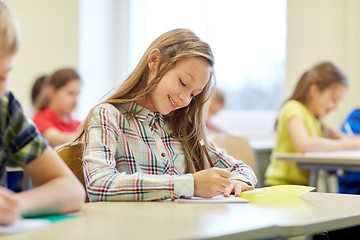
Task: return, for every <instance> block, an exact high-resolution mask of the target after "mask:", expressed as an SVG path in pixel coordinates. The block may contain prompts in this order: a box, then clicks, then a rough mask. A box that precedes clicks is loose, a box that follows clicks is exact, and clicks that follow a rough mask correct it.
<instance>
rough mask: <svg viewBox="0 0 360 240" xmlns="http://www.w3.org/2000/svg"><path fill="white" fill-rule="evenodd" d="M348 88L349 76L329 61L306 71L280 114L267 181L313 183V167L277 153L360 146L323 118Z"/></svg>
mask: <svg viewBox="0 0 360 240" xmlns="http://www.w3.org/2000/svg"><path fill="white" fill-rule="evenodd" d="M347 88H348V82H347V78H346V76H345V75H344V74H343V73H342V72H341V71H340V70H339V69H338V68H337V67H336V66H334V65H333V64H332V63H329V62H323V63H320V64H318V65H315V66H314V67H313V68H311V69H310V70H309V71H306V72H305V73H304V74H303V75H302V77H301V78H300V80H299V82H298V83H297V86H296V88H295V90H294V92H293V94H292V95H291V97H290V98H289V99H288V100H287V101H286V102H285V103H284V104H283V106H282V108H281V110H280V113H279V116H278V118H277V123H276V132H277V139H276V144H275V148H274V149H273V152H272V156H271V162H270V164H269V166H268V168H267V171H266V174H265V177H266V179H265V184H266V185H280V184H298V185H308V184H309V171H307V170H302V169H299V168H298V167H297V165H296V163H295V162H293V163H292V162H286V161H280V160H277V159H276V158H275V157H274V155H275V154H276V153H304V152H312V151H334V150H353V149H360V141H359V140H356V139H351V138H349V137H347V136H346V135H345V134H342V133H340V132H338V131H335V130H334V129H331V128H329V127H327V126H325V125H324V124H323V123H322V122H321V120H322V119H323V118H324V117H325V116H326V115H328V114H329V113H330V112H331V111H333V110H335V109H336V107H337V105H338V103H339V101H340V100H341V99H342V98H343V97H344V95H345V93H346V91H347Z"/></svg>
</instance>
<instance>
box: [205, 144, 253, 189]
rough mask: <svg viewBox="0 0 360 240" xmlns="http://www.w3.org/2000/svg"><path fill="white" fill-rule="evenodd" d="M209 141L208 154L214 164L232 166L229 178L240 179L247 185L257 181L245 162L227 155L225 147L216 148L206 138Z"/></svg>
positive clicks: (224, 166)
mask: <svg viewBox="0 0 360 240" xmlns="http://www.w3.org/2000/svg"><path fill="white" fill-rule="evenodd" d="M208 142H209V149H208V152H209V155H210V158H211V159H212V161H213V162H214V165H215V166H217V167H219V168H232V169H234V170H232V172H231V177H230V179H231V180H241V181H243V182H246V183H247V184H248V185H251V186H254V187H255V185H256V183H257V181H258V180H257V178H256V175H255V172H254V170H253V169H252V168H251V167H250V166H248V165H247V164H245V163H244V162H243V161H241V160H240V159H235V158H234V157H232V156H230V155H228V154H227V153H226V150H225V149H222V148H218V147H216V145H215V144H214V142H213V141H212V140H211V139H208Z"/></svg>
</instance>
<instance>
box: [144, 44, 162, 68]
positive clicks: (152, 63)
mask: <svg viewBox="0 0 360 240" xmlns="http://www.w3.org/2000/svg"><path fill="white" fill-rule="evenodd" d="M160 60H161V52H160V50H159V49H158V48H155V49H153V50H151V52H150V54H149V56H148V59H147V64H148V67H149V69H150V71H153V70H154V69H156V68H157V67H158V66H159V63H160Z"/></svg>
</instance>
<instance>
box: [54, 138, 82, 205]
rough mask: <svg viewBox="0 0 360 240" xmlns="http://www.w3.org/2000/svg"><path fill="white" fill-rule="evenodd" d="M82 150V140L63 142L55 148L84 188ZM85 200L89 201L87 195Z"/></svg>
mask: <svg viewBox="0 0 360 240" xmlns="http://www.w3.org/2000/svg"><path fill="white" fill-rule="evenodd" d="M83 151H84V143H82V142H75V143H65V144H63V145H61V146H59V147H57V148H56V152H57V154H58V155H59V156H60V157H61V158H62V160H63V161H64V162H65V163H66V165H67V166H68V167H69V168H70V169H71V171H72V172H73V173H74V174H75V176H76V177H77V178H78V179H79V181H80V182H81V184H82V185H83V186H84V188H85V189H86V186H85V179H84V172H83ZM85 202H89V198H88V196H87V195H86V200H85Z"/></svg>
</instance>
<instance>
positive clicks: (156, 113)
mask: <svg viewBox="0 0 360 240" xmlns="http://www.w3.org/2000/svg"><path fill="white" fill-rule="evenodd" d="M213 63H214V60H213V55H212V52H211V49H210V47H209V45H208V44H207V43H205V42H203V41H201V40H200V39H199V38H198V37H197V36H196V35H195V34H194V33H193V32H191V31H189V30H187V29H175V30H171V31H169V32H166V33H164V34H163V35H161V36H160V37H158V38H157V39H156V40H155V41H154V42H153V43H152V44H151V45H150V47H149V48H148V49H147V50H146V52H145V54H144V55H143V57H142V59H141V60H140V62H139V64H138V65H137V66H136V68H135V70H134V71H133V72H132V73H131V74H130V76H129V77H128V78H127V79H126V80H125V82H124V83H123V84H122V85H121V86H120V88H119V89H118V90H117V91H116V92H115V93H114V94H113V95H112V96H110V97H109V98H108V99H107V100H105V101H104V102H103V103H100V104H99V105H97V106H96V107H95V108H93V109H92V111H91V112H90V114H89V115H88V117H87V119H86V121H85V122H84V125H83V130H82V133H81V135H80V136H81V137H82V136H85V145H86V149H85V153H84V175H85V182H86V187H87V193H88V196H89V199H90V201H120V200H123V201H149V200H161V199H166V198H190V197H192V196H198V197H213V196H216V195H221V194H224V195H225V196H229V195H230V194H231V193H235V196H240V193H241V192H242V191H245V190H249V189H253V188H254V186H255V184H256V181H257V180H256V177H255V174H254V171H253V170H252V169H251V168H250V167H249V166H247V165H246V164H245V163H243V162H242V161H237V160H235V159H234V158H232V157H230V156H228V155H226V154H225V151H223V150H222V149H218V148H216V147H215V146H214V145H213V144H212V143H211V142H208V140H207V138H206V133H205V131H206V129H205V119H204V109H205V108H204V104H205V103H206V101H208V99H209V97H210V96H209V92H210V88H211V80H212V74H213ZM200 140H204V142H205V145H204V146H205V149H206V151H205V150H203V148H202V146H201V143H200ZM204 153H208V154H204ZM205 156H209V158H206V157H205ZM209 166H214V167H211V168H210V167H209Z"/></svg>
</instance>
